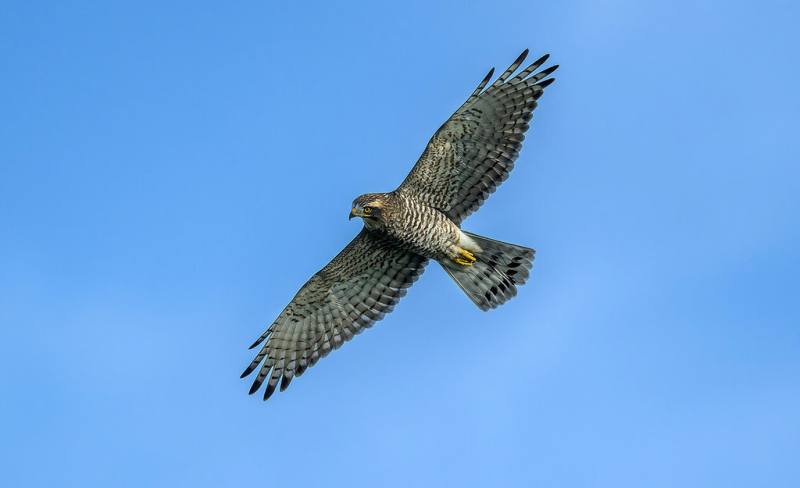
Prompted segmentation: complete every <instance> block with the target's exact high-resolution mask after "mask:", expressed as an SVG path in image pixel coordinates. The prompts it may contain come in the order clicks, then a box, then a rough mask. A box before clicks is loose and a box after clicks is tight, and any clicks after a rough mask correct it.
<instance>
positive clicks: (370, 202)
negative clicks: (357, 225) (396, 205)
mask: <svg viewBox="0 0 800 488" xmlns="http://www.w3.org/2000/svg"><path fill="white" fill-rule="evenodd" d="M387 197H388V195H387V194H386V193H367V194H365V195H361V196H360V197H358V198H356V199H355V200H353V208H352V209H351V210H350V218H351V219H352V218H353V217H361V218H362V219H364V225H366V226H367V227H370V228H373V227H378V226H380V224H381V219H382V217H383V209H384V207H385V206H386V205H387Z"/></svg>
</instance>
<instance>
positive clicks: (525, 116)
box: [398, 49, 558, 223]
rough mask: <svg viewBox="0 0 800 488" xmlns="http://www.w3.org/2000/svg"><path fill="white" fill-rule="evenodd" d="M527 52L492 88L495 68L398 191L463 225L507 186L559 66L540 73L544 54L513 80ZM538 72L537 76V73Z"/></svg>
mask: <svg viewBox="0 0 800 488" xmlns="http://www.w3.org/2000/svg"><path fill="white" fill-rule="evenodd" d="M527 54H528V50H527V49H526V50H525V51H523V52H522V54H520V56H519V57H518V58H517V59H516V60H515V61H514V62H513V63H512V64H511V66H509V67H508V69H507V70H505V71H504V72H503V73H502V74H501V75H500V76H499V77H498V78H497V80H495V82H494V83H492V84H491V85H490V86H489V88H487V89H486V90H484V87H485V86H486V84H487V83H488V82H489V79H490V78H491V75H492V73H493V72H494V69H492V71H490V72H489V74H488V75H487V76H486V78H484V79H483V81H481V83H480V84H479V85H478V87H477V88H476V89H475V91H474V92H473V93H472V94H471V95H470V97H469V98H468V99H467V101H466V102H464V105H462V106H461V107H460V108H459V109H458V110H457V111H456V112H455V113H454V114H453V115H452V116H451V117H450V119H448V120H447V122H445V123H444V125H442V127H441V128H439V130H438V131H436V134H434V135H433V137H432V138H431V140H430V142H428V145H427V147H426V148H425V151H424V152H423V153H422V156H420V158H419V161H417V164H416V165H415V166H414V168H413V169H412V170H411V173H409V175H408V176H407V177H406V179H405V181H403V183H402V184H401V185H400V187H399V188H398V191H401V192H406V193H408V194H410V195H413V196H414V197H415V198H418V199H420V200H422V201H424V202H426V203H427V204H429V205H431V206H433V207H436V208H438V209H439V210H441V211H443V212H445V213H446V214H447V215H448V216H449V217H450V218H451V219H452V220H453V221H454V222H456V223H460V222H461V221H463V220H464V218H465V217H467V216H468V215H469V214H471V213H472V212H474V211H475V210H477V209H478V207H480V205H481V204H482V203H483V201H484V200H485V199H486V197H487V196H488V195H489V194H490V193H492V192H494V190H495V188H497V186H498V185H499V184H500V183H502V182H503V181H504V180H505V179H506V178H508V174H509V172H510V171H511V169H512V168H513V167H514V161H515V160H516V159H517V157H518V156H519V151H520V149H521V147H522V141H523V140H524V139H525V131H527V130H528V127H529V122H530V120H531V115H532V112H533V110H534V109H535V108H536V100H538V99H539V97H540V96H541V95H542V93H544V88H545V87H547V86H548V85H549V84H550V83H552V82H553V81H554V80H555V78H547V77H548V76H549V75H550V74H552V73H553V72H554V71H555V70H556V68H558V65H555V66H552V67H550V68H547V69H544V70H542V71H540V72H538V73H535V72H536V70H537V69H539V68H540V67H541V66H542V65H543V64H544V62H545V61H547V59H548V57H549V55H544V56H542V57H541V58H539V59H537V60H536V61H534V62H533V63H531V64H530V65H529V66H528V67H526V68H525V69H523V70H522V71H520V72H519V73H518V74H517V75H516V76H514V77H513V78H511V79H509V77H510V76H511V75H512V74H513V73H514V72H515V71H516V70H517V69H518V68H519V67H520V66H521V65H522V63H523V61H524V60H525V57H526V56H527ZM534 73H535V74H534Z"/></svg>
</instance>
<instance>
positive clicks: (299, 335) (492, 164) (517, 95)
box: [242, 49, 558, 400]
mask: <svg viewBox="0 0 800 488" xmlns="http://www.w3.org/2000/svg"><path fill="white" fill-rule="evenodd" d="M527 54H528V50H527V49H526V50H525V51H523V52H522V54H520V55H519V57H518V58H517V59H516V61H514V62H513V63H512V64H511V66H509V67H508V69H507V70H505V71H504V72H503V74H501V75H500V77H498V78H497V80H495V81H494V83H492V84H491V85H489V87H488V88H486V85H487V84H488V83H489V80H490V79H491V78H492V75H493V73H494V68H492V69H491V70H490V71H489V73H488V74H487V75H486V77H485V78H484V79H483V80H482V81H481V82H480V83H479V84H478V86H477V88H475V90H474V91H473V92H472V94H471V95H470V96H469V98H467V101H466V102H464V104H463V105H462V106H461V108H459V109H458V110H456V112H455V113H454V114H453V115H452V116H451V117H450V118H449V119H448V120H447V122H445V123H444V125H442V126H441V127H440V128H439V130H437V131H436V133H435V134H434V135H433V137H432V138H431V140H430V141H429V142H428V146H427V147H426V148H425V151H424V152H423V153H422V156H421V157H420V158H419V161H417V164H416V165H415V166H414V168H413V169H412V170H411V173H410V174H409V175H408V176H407V177H406V179H405V181H403V183H402V184H401V185H400V186H399V187H398V188H397V189H396V190H394V191H392V192H389V193H368V194H366V195H361V196H360V197H358V198H356V199H355V201H354V202H353V205H352V210H351V211H350V218H351V219H352V218H353V217H360V218H361V219H362V220H363V222H364V227H363V229H362V230H361V232H360V233H359V234H358V235H357V236H356V237H355V239H353V241H352V242H350V244H348V245H347V247H345V248H344V249H343V250H342V252H340V253H339V254H338V255H337V256H336V257H335V258H333V260H332V261H331V262H330V263H328V265H327V266H325V267H324V268H322V269H321V270H320V271H319V272H317V273H316V274H315V275H314V276H312V277H311V279H310V280H308V282H307V283H306V284H305V285H303V287H302V288H300V291H298V292H297V295H295V297H294V298H293V299H292V301H291V302H290V303H289V305H287V306H286V308H285V309H284V310H283V312H281V314H280V315H279V316H278V318H277V319H275V322H273V323H272V325H270V326H269V328H268V329H267V330H266V331H265V332H264V333H263V334H262V335H261V337H259V338H258V339H257V340H256V341H255V343H254V344H253V345H252V346H250V348H251V349H252V348H254V347H257V346H259V345H260V344H262V343H263V345H262V346H261V350H260V351H259V352H258V354H257V355H256V357H255V359H253V362H251V363H250V365H249V366H248V367H247V369H246V370H245V371H244V373H242V378H244V377H245V376H247V375H249V374H250V373H252V372H253V371H255V370H256V368H259V366H260V368H259V370H258V374H257V375H256V378H255V381H254V382H253V386H252V387H251V388H250V393H251V394H252V393H255V392H256V391H257V390H258V389H259V388H260V387H261V385H262V384H263V383H264V381H266V382H267V386H266V388H265V391H264V399H265V400H266V399H267V398H269V397H270V396H271V395H272V393H273V392H274V391H275V388H276V387H277V385H278V383H279V382H280V389H281V391H283V390H285V389H286V387H288V386H289V383H290V382H291V381H292V378H294V377H295V376H300V375H301V374H303V372H304V371H305V370H306V368H308V367H309V366H313V365H314V364H316V362H317V361H319V359H320V358H322V357H325V356H326V355H327V354H328V353H329V352H331V350H332V349H337V348H339V346H341V345H342V344H343V343H344V342H345V341H347V340H349V339H351V338H352V337H353V336H354V335H356V334H358V333H359V332H361V331H362V330H364V329H365V328H366V327H369V326H371V325H372V324H373V323H374V322H375V321H377V320H380V319H381V318H382V317H383V316H384V314H386V313H388V312H390V311H391V310H392V309H393V308H394V306H395V304H397V302H398V301H399V300H400V297H402V296H403V295H405V293H406V289H407V288H408V287H409V286H411V284H412V283H413V282H414V281H415V280H416V279H417V278H418V277H419V275H420V274H422V271H423V269H424V268H425V265H426V263H427V262H428V260H429V259H433V260H435V261H437V262H438V263H439V264H440V265H441V266H442V267H443V268H444V270H445V271H447V273H448V274H449V275H450V276H451V277H452V278H453V279H454V280H455V282H456V283H457V284H458V286H460V287H461V289H462V290H464V292H465V293H466V294H467V296H468V297H469V298H470V299H471V300H472V301H473V302H475V304H476V305H477V306H478V307H480V309H481V310H488V309H491V308H494V307H497V306H498V305H500V304H502V303H504V302H505V301H507V300H509V299H510V298H511V297H513V296H514V295H516V294H517V285H522V284H523V283H525V281H526V280H527V279H528V273H529V272H530V269H531V267H532V264H533V255H534V250H533V249H530V248H527V247H523V246H518V245H515V244H508V243H505V242H500V241H496V240H493V239H489V238H487V237H482V236H479V235H475V234H472V233H469V232H466V231H464V230H462V229H461V222H462V221H463V220H464V219H465V218H466V217H467V216H468V215H469V214H471V213H472V212H474V211H475V210H477V209H478V207H480V205H481V204H482V203H483V201H484V200H485V199H486V197H487V196H488V195H489V194H490V193H492V192H494V190H495V188H496V187H497V186H498V185H499V184H500V183H501V182H503V181H504V180H505V179H506V178H507V177H508V174H509V172H510V171H511V169H512V167H513V166H514V161H515V160H516V159H517V156H519V151H520V149H521V147H522V141H523V139H524V138H525V135H524V134H525V131H526V130H528V124H529V122H530V120H531V115H532V112H533V110H534V109H535V108H536V101H537V100H538V99H539V97H540V96H542V93H544V89H545V87H547V86H548V85H550V84H551V83H552V82H553V81H555V78H550V77H549V76H550V74H552V73H553V72H554V71H555V70H556V68H558V65H555V66H552V67H549V68H547V69H543V70H541V71H537V70H538V69H539V68H540V67H541V66H542V65H543V64H544V62H545V61H546V60H547V58H548V55H544V56H542V57H541V58H539V59H537V60H536V61H534V62H533V63H532V64H531V65H529V66H528V67H527V68H525V69H523V70H522V71H520V72H519V73H518V74H517V75H516V76H513V77H512V75H513V74H514V72H515V71H516V70H517V69H518V68H519V67H520V66H521V65H522V62H523V61H524V60H525V57H526V56H527ZM484 88H486V89H484Z"/></svg>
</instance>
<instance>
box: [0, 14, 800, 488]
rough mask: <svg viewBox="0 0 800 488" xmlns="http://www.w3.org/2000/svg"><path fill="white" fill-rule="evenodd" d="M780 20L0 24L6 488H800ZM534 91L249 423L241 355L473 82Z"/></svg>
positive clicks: (67, 20)
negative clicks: (468, 277) (526, 114)
mask: <svg viewBox="0 0 800 488" xmlns="http://www.w3.org/2000/svg"><path fill="white" fill-rule="evenodd" d="M797 21H798V7H797V6H796V4H795V3H794V2H788V1H785V2H777V1H765V2H758V3H756V2H722V1H705V2H703V1H698V2H689V1H683V0H678V1H674V2H639V1H626V0H615V1H610V0H609V1H604V0H601V1H595V0H592V1H588V0H587V1H582V2H523V1H508V2H471V3H467V2H442V3H437V4H434V5H431V4H428V3H427V2H396V3H394V4H390V5H376V4H375V3H373V2H365V3H351V4H348V5H334V4H333V3H332V2H280V3H273V2H238V3H237V4H236V5H232V4H226V5H223V4H222V3H219V2H197V1H193V2H170V4H169V5H165V3H164V2H128V3H122V2H118V3H111V2H107V3H102V4H101V3H96V2H49V3H48V2H40V3H36V4H34V3H33V2H10V3H9V2H7V3H6V4H5V5H4V8H3V13H2V15H0V72H2V76H1V77H0V87H2V90H0V105H1V106H2V107H3V113H4V117H2V118H0V138H2V144H0V229H2V238H0V269H2V271H0V323H2V328H1V329H0V331H1V333H2V336H0V339H1V340H0V366H1V367H2V371H3V374H2V376H0V377H2V390H3V392H4V394H3V401H2V405H0V418H2V419H3V420H2V424H1V428H2V438H3V442H2V443H1V444H0V449H1V450H2V452H0V468H2V473H3V475H2V476H3V479H4V482H3V484H4V485H5V486H65V487H67V486H76V487H90V486H120V487H125V486H131V487H142V486H170V487H173V486H197V487H199V486H211V487H219V486H235V485H240V486H243V485H248V486H252V485H265V486H279V485H282V486H286V485H290V484H298V485H300V486H309V487H317V486H326V487H330V486H348V487H354V486H365V487H366V486H369V487H373V486H389V487H391V486H398V487H399V486H403V487H405V486H526V487H527V486H567V487H584V486H585V487H606V486H607V487H615V488H618V487H628V486H630V487H642V486H647V487H674V486H698V487H709V486H720V487H722V486H724V487H726V488H727V487H736V486H775V487H780V486H798V483H800V464H798V463H797V452H798V450H800V382H798V378H799V377H800V354H798V350H799V349H800V327H798V326H799V325H800V309H799V308H798V281H797V279H798V278H797V276H798V274H800V259H798V247H800V226H798V220H797V214H798V211H800V197H798V194H800V170H798V166H797V162H798V160H800V145H799V144H798V139H797V137H798V133H799V132H800V130H799V129H800V124H799V123H798V113H800V95H798V93H800V92H798V90H797V87H796V85H797V79H798V75H800V73H798V63H797V60H798V57H797V52H796V51H797V46H798V45H800V36H799V35H798V34H797V27H796V24H797ZM526 47H529V48H530V49H531V51H532V53H533V54H534V55H536V54H540V53H543V52H550V53H552V56H553V58H552V59H553V61H554V62H557V63H560V64H561V69H560V70H559V72H558V73H557V75H558V80H557V82H556V83H555V84H554V85H552V86H551V88H549V89H548V91H547V93H546V95H545V96H544V97H543V98H542V99H541V102H540V106H539V108H538V109H537V111H536V113H535V116H534V121H533V126H532V130H531V131H530V133H529V135H528V138H527V140H526V145H525V147H524V149H523V151H522V155H521V157H520V159H519V161H518V164H517V167H516V169H515V171H514V172H513V174H512V176H511V178H510V179H509V180H508V181H507V182H506V183H505V184H504V185H503V186H502V187H501V188H500V190H499V191H498V192H497V193H496V194H495V195H493V197H492V198H491V199H490V200H489V201H488V203H487V204H486V205H485V206H484V207H483V208H482V210H481V211H480V212H478V213H477V214H475V215H474V216H472V217H470V218H469V219H468V220H467V221H466V222H465V228H467V229H469V230H471V231H473V232H476V233H479V234H483V235H487V236H492V237H495V238H498V239H502V240H505V241H510V242H517V243H520V244H525V245H529V246H531V247H534V248H536V249H537V251H538V253H537V261H536V267H535V269H534V273H533V277H532V280H531V281H530V282H529V284H528V285H526V286H525V287H523V288H522V289H521V292H520V294H519V296H518V297H517V298H516V299H514V300H512V301H511V302H509V303H508V304H507V305H505V306H504V307H502V308H500V309H498V310H495V311H493V312H490V313H482V312H480V311H478V310H477V308H475V307H474V306H473V305H472V304H471V303H470V302H469V300H467V299H466V297H464V296H463V295H462V294H461V292H460V290H459V289H458V288H457V287H456V286H455V285H454V284H453V283H452V282H451V281H450V279H449V278H448V277H447V276H446V275H445V273H444V272H442V271H441V270H440V269H439V268H438V267H437V266H431V267H429V269H428V271H427V272H426V273H425V275H424V276H423V277H422V279H421V280H420V281H419V282H418V284H416V285H415V286H414V287H413V288H412V289H411V291H410V293H409V294H408V296H407V298H405V299H404V300H403V301H402V302H401V304H400V305H399V306H398V308H397V310H396V311H395V312H394V313H392V314H391V315H389V316H387V318H386V319H385V320H384V321H382V322H380V323H379V324H378V325H376V326H375V327H374V328H373V329H370V330H369V331H367V332H366V333H364V334H362V335H361V336H359V337H358V338H357V339H356V340H354V341H352V342H350V343H348V344H347V345H345V346H344V347H343V349H342V350H340V351H337V352H336V353H334V354H332V355H331V356H329V357H328V358H327V359H325V360H323V361H322V362H320V363H319V364H318V365H317V366H316V367H315V368H313V369H311V370H309V371H308V372H307V373H306V375H304V376H303V377H302V378H300V379H298V380H297V381H295V382H294V383H293V384H292V387H291V388H290V389H289V390H288V391H287V392H285V393H283V394H278V395H275V396H274V397H273V399H272V400H270V401H269V402H267V403H264V402H262V401H260V399H259V398H257V397H249V396H247V389H248V387H249V382H246V381H243V380H240V379H239V373H240V372H241V370H242V369H243V368H244V366H245V365H246V364H247V363H248V361H250V359H251V352H250V351H248V350H247V349H246V348H247V346H248V345H249V344H250V343H251V342H252V340H253V339H254V338H255V337H257V336H258V334H260V333H261V332H262V330H263V328H264V327H265V326H266V324H268V323H269V322H270V321H271V320H272V319H273V318H274V317H275V316H276V315H277V314H278V313H279V312H280V310H281V309H282V307H283V306H284V305H285V304H286V303H287V302H288V300H289V299H290V298H291V297H292V296H293V294H294V293H295V291H296V290H297V288H298V287H299V286H300V285H301V284H302V283H303V282H304V281H305V280H306V279H307V278H308V277H309V276H310V275H311V274H312V273H314V272H315V271H316V270H317V269H318V268H320V267H321V266H322V265H323V264H324V263H325V262H327V260H328V259H330V258H331V257H332V256H333V255H334V254H336V253H337V252H338V251H339V249H340V248H341V247H342V246H343V245H344V244H345V243H346V242H348V241H349V240H350V238H351V237H352V236H353V235H354V234H355V233H356V232H357V230H358V226H359V225H360V224H357V223H356V221H352V222H348V221H347V213H348V211H349V203H350V202H351V201H352V199H353V197H355V196H356V195H358V194H360V193H364V192H368V191H383V190H390V189H392V188H394V187H395V186H396V185H397V184H398V183H399V182H400V181H401V179H402V177H403V176H404V175H405V174H406V172H407V171H408V170H409V169H410V168H411V166H412V164H413V163H414V161H415V160H416V158H417V156H418V155H419V153H420V152H421V151H422V148H423V147H424V144H425V143H426V142H427V139H428V138H429V137H430V135H431V134H432V133H433V131H434V130H435V129H436V128H437V127H439V125H440V124H441V123H442V122H443V121H444V120H445V119H446V118H447V117H448V116H449V115H450V114H451V113H452V111H453V110H454V109H455V108H457V107H458V106H459V105H460V104H461V102H462V101H463V100H464V99H465V97H466V96H467V95H468V94H469V93H470V91H471V90H472V88H473V87H474V86H475V84H476V83H477V82H478V81H479V80H480V79H481V78H482V77H483V75H484V74H485V72H486V70H487V69H488V68H489V67H491V66H496V67H498V68H504V67H505V66H506V65H507V64H509V63H510V62H511V61H512V60H513V59H514V58H515V57H516V56H517V54H518V53H519V52H520V51H521V50H522V49H524V48H526Z"/></svg>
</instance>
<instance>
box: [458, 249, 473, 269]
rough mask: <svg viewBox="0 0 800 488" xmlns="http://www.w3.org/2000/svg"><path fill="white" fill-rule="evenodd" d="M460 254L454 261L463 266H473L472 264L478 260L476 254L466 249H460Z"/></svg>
mask: <svg viewBox="0 0 800 488" xmlns="http://www.w3.org/2000/svg"><path fill="white" fill-rule="evenodd" d="M458 254H460V256H459V257H457V258H454V259H453V261H455V262H457V263H458V264H460V265H461V266H472V264H473V263H474V262H475V261H477V259H475V255H474V254H472V253H471V252H469V251H467V250H466V249H459V251H458Z"/></svg>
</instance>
